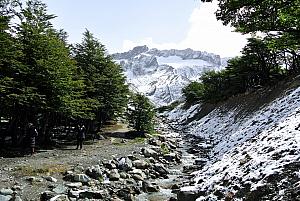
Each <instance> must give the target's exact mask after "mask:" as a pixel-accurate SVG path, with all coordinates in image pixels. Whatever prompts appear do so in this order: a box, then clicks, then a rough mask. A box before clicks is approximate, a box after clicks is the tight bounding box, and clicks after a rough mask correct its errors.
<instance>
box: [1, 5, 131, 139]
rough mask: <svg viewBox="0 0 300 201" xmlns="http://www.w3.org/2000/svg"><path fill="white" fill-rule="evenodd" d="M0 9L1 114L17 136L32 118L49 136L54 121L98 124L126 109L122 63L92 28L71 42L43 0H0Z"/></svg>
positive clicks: (125, 86)
mask: <svg viewBox="0 0 300 201" xmlns="http://www.w3.org/2000/svg"><path fill="white" fill-rule="evenodd" d="M0 12H1V16H0V117H1V119H2V118H4V119H5V120H8V122H9V127H8V133H9V134H11V135H12V136H13V137H14V140H18V139H19V140H22V137H23V136H24V135H25V130H26V125H27V124H28V123H29V122H32V123H34V124H36V126H37V128H38V129H39V131H40V132H41V136H42V138H47V136H48V133H49V131H50V130H51V129H52V128H53V127H55V126H60V125H65V124H67V123H68V124H69V123H72V122H73V123H76V122H78V121H84V122H85V123H86V124H88V125H90V123H91V122H93V125H96V126H97V127H98V126H101V125H103V123H104V122H105V121H107V120H111V119H115V118H117V117H119V116H121V115H122V114H123V113H124V111H125V108H126V106H127V95H128V87H127V85H126V84H125V77H124V75H123V74H122V69H121V67H120V66H119V65H118V64H116V63H115V62H114V61H113V60H112V58H111V57H110V56H109V55H108V54H107V53H106V50H105V46H104V45H102V44H101V43H100V42H99V41H98V39H96V38H95V37H94V36H93V34H92V33H90V32H89V31H86V32H85V33H84V34H83V40H82V43H80V44H75V45H74V46H73V48H72V45H70V44H68V42H67V33H66V32H65V31H64V30H57V29H55V28H54V27H53V25H52V23H51V20H52V19H54V18H55V17H56V16H55V15H53V14H48V12H47V6H46V5H45V4H44V3H42V2H41V1H39V0H28V1H26V2H25V3H22V1H20V0H5V1H1V2H0ZM0 123H1V121H0ZM16 144H17V143H16Z"/></svg>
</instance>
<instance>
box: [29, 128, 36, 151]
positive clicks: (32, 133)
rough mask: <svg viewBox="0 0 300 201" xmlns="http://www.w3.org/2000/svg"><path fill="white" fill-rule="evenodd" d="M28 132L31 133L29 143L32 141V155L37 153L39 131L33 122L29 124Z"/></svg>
mask: <svg viewBox="0 0 300 201" xmlns="http://www.w3.org/2000/svg"><path fill="white" fill-rule="evenodd" d="M28 134H29V143H30V153H31V155H33V154H35V143H36V137H37V136H38V132H37V130H36V128H35V127H34V125H33V123H29V124H28Z"/></svg>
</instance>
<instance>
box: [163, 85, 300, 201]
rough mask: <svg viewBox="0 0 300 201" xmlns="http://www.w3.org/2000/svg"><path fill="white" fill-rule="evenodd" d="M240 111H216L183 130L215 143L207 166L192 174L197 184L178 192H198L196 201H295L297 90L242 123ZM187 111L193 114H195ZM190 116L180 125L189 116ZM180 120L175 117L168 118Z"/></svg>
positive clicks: (299, 136)
mask: <svg viewBox="0 0 300 201" xmlns="http://www.w3.org/2000/svg"><path fill="white" fill-rule="evenodd" d="M239 110H240V109H239V108H236V109H233V110H230V111H225V110H224V109H221V108H218V109H215V110H214V111H212V112H211V113H210V114H209V115H207V116H205V117H204V118H202V119H200V120H198V121H194V122H191V123H190V124H189V125H188V126H187V127H188V128H189V130H188V132H190V133H191V134H193V135H197V136H201V137H204V138H213V139H214V147H213V148H212V150H211V153H210V162H209V163H207V164H206V165H205V166H204V168H203V169H202V170H199V171H198V172H195V173H194V174H195V175H196V176H195V183H196V184H195V185H194V186H191V187H185V188H183V189H182V190H183V191H195V190H196V191H198V193H199V199H198V201H200V200H220V199H225V197H227V198H228V199H229V197H232V196H233V197H234V198H235V200H260V199H261V198H264V199H266V200H297V199H296V196H297V193H298V195H299V193H300V88H297V89H296V90H293V91H291V92H290V93H289V94H288V95H286V96H285V97H281V98H278V99H276V100H275V101H273V102H271V103H270V104H269V105H266V106H264V107H263V108H262V109H261V110H259V111H257V112H256V113H254V114H252V115H250V116H248V117H246V118H239V116H238V115H237V114H238V112H239ZM191 111H193V112H192V113H195V108H193V109H192V110H191ZM191 111H188V112H186V113H185V114H183V115H182V116H181V118H180V119H181V120H183V119H185V118H187V117H188V115H189V116H191V115H192V114H191ZM178 112H179V113H180V111H178ZM178 116H179V115H178V113H176V112H173V113H171V114H170V116H169V118H171V119H174V118H175V119H176V118H177V117H178ZM295 194H296V195H295ZM298 198H299V197H298Z"/></svg>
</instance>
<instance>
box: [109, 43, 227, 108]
mask: <svg viewBox="0 0 300 201" xmlns="http://www.w3.org/2000/svg"><path fill="white" fill-rule="evenodd" d="M112 57H113V58H114V59H115V61H116V62H118V63H119V64H120V65H121V66H122V67H123V69H124V73H125V76H126V77H127V81H128V83H129V84H130V86H131V88H132V89H133V90H135V91H138V92H141V93H143V94H145V95H146V96H147V97H149V98H150V100H152V101H153V102H154V103H155V104H156V105H157V106H161V105H167V104H169V103H171V102H173V101H176V100H178V99H181V98H182V95H181V89H182V88H183V87H184V86H186V85H187V84H188V83H189V82H190V81H192V80H196V79H198V78H199V76H200V75H201V74H202V73H203V72H206V71H208V70H219V69H220V68H222V67H223V66H225V65H226V61H227V60H228V59H222V58H221V57H220V56H219V55H215V54H211V53H207V52H200V51H194V50H192V49H185V50H174V49H172V50H158V49H149V48H148V47H147V46H138V47H135V48H133V49H132V50H130V51H128V52H124V53H116V54H113V55H112Z"/></svg>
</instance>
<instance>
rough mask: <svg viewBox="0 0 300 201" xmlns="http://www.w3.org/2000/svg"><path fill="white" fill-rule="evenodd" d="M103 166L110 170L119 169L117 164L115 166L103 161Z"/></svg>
mask: <svg viewBox="0 0 300 201" xmlns="http://www.w3.org/2000/svg"><path fill="white" fill-rule="evenodd" d="M103 165H104V167H105V168H107V169H110V170H112V169H116V168H117V166H116V164H114V163H113V162H112V161H103Z"/></svg>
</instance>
